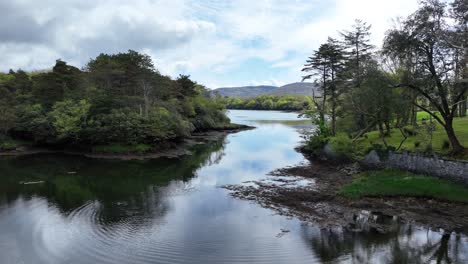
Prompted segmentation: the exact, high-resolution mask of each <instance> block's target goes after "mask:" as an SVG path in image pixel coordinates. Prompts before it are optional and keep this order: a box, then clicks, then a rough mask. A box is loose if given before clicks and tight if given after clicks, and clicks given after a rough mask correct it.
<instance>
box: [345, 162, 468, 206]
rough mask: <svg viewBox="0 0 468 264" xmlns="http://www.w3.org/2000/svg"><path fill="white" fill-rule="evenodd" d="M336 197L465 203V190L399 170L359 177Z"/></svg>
mask: <svg viewBox="0 0 468 264" xmlns="http://www.w3.org/2000/svg"><path fill="white" fill-rule="evenodd" d="M338 193H339V194H340V195H343V196H345V197H348V198H354V199H357V198H361V197H365V196H407V197H426V198H434V199H438V200H444V201H455V202H464V203H468V187H466V186H463V185H460V184H456V183H452V182H450V181H446V180H442V179H438V178H434V177H428V176H421V175H416V174H413V173H410V172H403V171H399V170H382V171H370V172H365V173H361V174H359V175H357V176H356V178H355V179H354V180H353V182H352V183H350V184H348V185H346V186H344V187H343V188H342V189H341V190H340V191H339V192H338Z"/></svg>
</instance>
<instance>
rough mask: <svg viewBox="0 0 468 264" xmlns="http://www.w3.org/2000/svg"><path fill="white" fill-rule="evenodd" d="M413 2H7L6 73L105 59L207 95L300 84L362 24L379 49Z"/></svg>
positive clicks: (3, 27)
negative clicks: (143, 58) (148, 63)
mask: <svg viewBox="0 0 468 264" xmlns="http://www.w3.org/2000/svg"><path fill="white" fill-rule="evenodd" d="M416 8H417V0H392V1H388V0H352V1H351V0H329V1H324V0H235V1H234V0H232V1H221V0H133V1H124V0H94V1H87V0H68V1H63V0H42V1H36V0H10V1H1V2H0V22H1V23H0V56H1V58H2V63H1V65H0V70H3V71H6V70H8V69H10V68H13V69H18V68H22V69H25V70H40V69H45V68H50V67H51V66H52V65H53V63H54V61H55V60H56V59H58V58H61V59H63V60H65V61H67V62H69V63H70V64H73V65H76V66H83V65H84V64H85V63H86V62H87V61H88V60H89V58H92V57H95V56H96V55H98V54H99V53H101V52H104V53H114V52H119V51H126V50H128V49H133V50H137V51H140V52H144V53H147V54H149V55H151V56H152V57H153V60H154V61H155V63H156V65H157V68H158V69H159V70H160V71H161V72H162V73H164V74H167V75H170V76H177V75H178V74H179V73H184V74H190V75H191V76H192V77H193V79H194V80H196V81H198V82H199V83H202V84H205V85H206V86H208V87H210V88H217V87H226V86H243V85H260V84H264V85H283V84H286V83H290V82H296V81H300V80H301V72H300V69H301V67H302V65H303V64H304V62H305V60H306V58H307V57H308V56H309V55H310V54H311V53H312V51H313V50H314V49H316V48H317V47H318V46H319V45H320V43H323V42H324V41H326V39H327V37H328V36H332V37H337V36H338V31H339V30H346V29H349V28H350V27H351V25H352V24H353V21H354V20H355V19H357V18H359V19H362V20H364V21H366V22H368V23H370V24H372V33H373V35H372V41H373V42H374V44H375V45H376V46H379V45H380V44H381V42H382V39H383V36H384V33H385V30H387V29H389V28H390V27H391V26H392V23H393V22H392V20H393V19H395V18H397V17H399V16H406V15H408V14H410V13H411V12H413V11H414V10H415V9H416Z"/></svg>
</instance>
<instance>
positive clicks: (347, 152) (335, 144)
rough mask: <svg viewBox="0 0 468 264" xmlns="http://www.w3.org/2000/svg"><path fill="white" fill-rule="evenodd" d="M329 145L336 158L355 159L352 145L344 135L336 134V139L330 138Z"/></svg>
mask: <svg viewBox="0 0 468 264" xmlns="http://www.w3.org/2000/svg"><path fill="white" fill-rule="evenodd" d="M329 143H330V146H331V148H332V149H333V151H334V152H335V153H336V154H337V155H338V156H342V157H346V158H350V159H352V158H354V157H355V154H356V153H355V147H354V143H353V142H352V140H351V139H350V138H349V137H348V136H347V135H346V134H338V135H337V136H336V137H332V138H330V140H329Z"/></svg>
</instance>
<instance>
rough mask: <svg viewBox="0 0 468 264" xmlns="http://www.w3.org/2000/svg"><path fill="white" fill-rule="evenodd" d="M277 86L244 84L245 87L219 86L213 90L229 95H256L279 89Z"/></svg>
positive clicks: (222, 94)
mask: <svg viewBox="0 0 468 264" xmlns="http://www.w3.org/2000/svg"><path fill="white" fill-rule="evenodd" d="M277 88H278V87H276V86H267V85H260V86H243V87H224V88H218V89H215V90H213V91H217V92H219V94H220V95H221V96H227V97H255V96H259V95H262V94H270V93H271V92H272V91H273V90H275V89H277Z"/></svg>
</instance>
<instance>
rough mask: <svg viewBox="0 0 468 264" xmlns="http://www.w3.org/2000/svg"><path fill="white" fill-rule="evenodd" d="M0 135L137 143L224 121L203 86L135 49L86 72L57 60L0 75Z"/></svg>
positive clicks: (91, 65)
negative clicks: (167, 72) (40, 68)
mask: <svg viewBox="0 0 468 264" xmlns="http://www.w3.org/2000/svg"><path fill="white" fill-rule="evenodd" d="M0 93H1V94H2V95H5V96H3V98H0V133H2V134H7V133H8V134H10V135H11V136H12V137H14V138H18V139H26V140H32V141H34V142H36V143H38V144H74V145H83V146H87V145H93V144H99V145H113V144H117V145H118V144H121V145H125V146H138V145H139V144H153V143H156V142H160V141H164V140H176V139H178V138H181V137H185V136H188V135H190V133H192V132H193V131H195V130H198V131H203V130H208V129H215V128H217V127H222V126H225V125H227V124H229V122H230V121H229V119H228V118H227V117H226V115H225V112H224V109H225V108H224V105H223V104H221V103H219V102H216V101H215V100H213V99H211V98H210V96H209V94H210V93H209V92H208V91H207V89H206V88H205V87H203V86H202V85H199V84H197V83H196V82H194V81H192V80H191V79H190V76H187V75H180V76H179V77H178V78H177V79H176V80H172V79H171V78H170V77H168V76H163V75H161V74H160V73H159V71H157V70H156V68H155V66H154V65H153V62H152V60H151V57H149V56H148V55H145V54H140V53H138V52H135V51H131V50H130V51H128V52H126V53H118V54H112V55H108V54H101V55H99V56H98V57H96V58H95V59H92V60H91V61H90V62H89V63H88V64H87V65H86V67H85V70H84V71H81V70H80V69H78V68H76V67H73V66H70V65H68V64H67V63H66V62H64V61H61V60H57V61H56V64H55V66H54V67H53V68H52V71H48V72H37V73H35V74H34V75H33V76H32V77H30V76H29V75H28V74H26V73H25V72H23V71H18V72H14V71H11V72H10V73H8V74H2V75H1V76H0Z"/></svg>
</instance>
